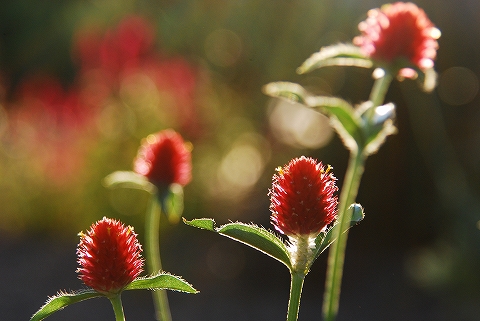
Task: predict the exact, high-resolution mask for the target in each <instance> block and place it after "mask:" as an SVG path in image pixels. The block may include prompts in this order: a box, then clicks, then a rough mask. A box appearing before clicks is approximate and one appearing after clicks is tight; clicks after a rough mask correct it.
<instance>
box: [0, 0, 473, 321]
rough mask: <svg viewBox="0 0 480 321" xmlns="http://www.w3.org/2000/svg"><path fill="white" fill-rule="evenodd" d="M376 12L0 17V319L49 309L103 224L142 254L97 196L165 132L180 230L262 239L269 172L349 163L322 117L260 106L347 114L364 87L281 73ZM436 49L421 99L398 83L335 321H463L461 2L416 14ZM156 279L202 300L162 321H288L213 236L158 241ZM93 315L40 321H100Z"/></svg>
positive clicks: (203, 6) (466, 54) (144, 298)
mask: <svg viewBox="0 0 480 321" xmlns="http://www.w3.org/2000/svg"><path fill="white" fill-rule="evenodd" d="M381 4H383V2H380V1H373V0H365V1H353V0H336V1H333V0H305V1H254V0H244V1H217V0H205V1H181V0H167V1H150V0H122V1H118V0H117V1H113V0H90V1H87V0H73V1H72V0H69V1H41V2H39V1H33V0H18V1H10V2H7V3H4V4H2V10H0V311H1V314H2V320H28V319H29V318H30V316H31V315H32V314H33V313H34V312H35V311H37V310H38V309H39V308H40V306H42V305H43V303H44V302H45V300H46V299H47V297H48V296H51V295H54V294H55V293H56V292H57V291H58V290H75V289H79V288H82V287H83V285H82V284H81V282H80V280H78V279H77V275H76V273H75V269H76V267H77V264H76V255H75V250H76V245H77V244H78V241H79V239H78V236H77V233H78V232H79V231H82V230H83V231H85V230H87V229H88V228H89V226H90V225H91V224H92V223H93V222H95V221H96V220H99V219H101V218H102V217H103V216H108V217H114V218H117V219H120V220H121V221H123V222H124V223H126V224H130V225H132V226H134V227H135V231H136V232H137V233H138V234H139V239H140V241H141V242H143V240H142V237H143V230H144V212H145V205H146V201H147V195H145V194H143V193H141V192H138V191H131V190H114V191H112V190H107V189H106V188H105V187H104V186H103V185H102V179H103V178H104V177H105V176H106V175H108V174H109V173H111V172H113V171H117V170H131V169H132V162H133V158H134V157H135V155H136V152H137V148H138V146H139V144H140V141H141V139H142V138H143V137H145V136H147V135H148V134H150V133H153V132H156V131H159V130H161V129H166V128H173V129H175V130H177V131H178V132H180V133H181V134H182V135H183V137H184V138H185V139H186V140H188V141H190V142H191V143H192V144H193V152H192V153H193V154H192V155H193V166H194V167H193V168H194V169H193V181H192V182H191V183H190V184H189V185H188V186H186V188H185V211H184V216H185V217H186V218H187V219H193V218H200V217H213V218H214V219H215V220H216V222H217V223H218V224H223V223H227V222H229V221H236V220H239V221H243V222H255V223H257V224H259V225H262V226H264V227H267V228H271V225H270V223H269V215H270V213H269V209H268V207H269V199H268V197H267V192H268V188H269V187H270V186H271V177H272V175H273V173H274V169H275V168H276V167H277V166H281V165H284V164H285V163H287V162H288V161H289V160H290V159H291V158H293V157H297V156H300V155H306V156H312V157H314V158H317V159H319V160H321V161H323V162H324V163H327V164H331V165H332V166H333V168H334V173H335V175H336V176H337V177H338V179H339V186H341V183H342V182H343V175H344V172H345V169H346V163H347V159H348V153H347V152H346V150H345V148H344V147H343V145H342V143H341V141H340V140H339V139H338V137H337V135H336V134H335V133H334V132H332V130H331V129H330V127H329V126H328V121H327V120H326V118H325V117H323V116H322V115H320V114H318V113H316V112H314V111H312V110H308V109H306V108H303V107H302V106H295V105H293V104H289V103H285V102H282V101H278V100H272V99H270V98H268V97H267V96H265V95H264V94H263V93H262V89H261V88H262V86H263V85H265V84H266V83H268V82H271V81H280V80H284V81H293V82H297V83H300V84H302V85H303V86H305V87H307V88H309V89H310V90H312V91H314V92H315V93H318V94H324V95H335V96H341V97H343V98H345V99H347V100H348V101H350V102H352V103H359V102H361V101H364V100H366V99H367V98H368V95H369V92H370V89H371V85H372V79H371V70H359V69H353V68H351V69H349V68H338V67H332V68H325V69H321V70H317V71H315V72H312V73H310V74H307V75H302V76H299V75H297V74H296V73H295V69H296V68H297V67H298V66H300V64H301V63H302V62H303V61H304V60H305V59H306V58H308V57H309V56H310V55H311V54H312V53H314V52H315V51H317V50H319V49H320V47H322V46H326V45H330V44H334V43H338V42H350V41H351V39H353V37H354V36H356V35H357V34H358V31H357V24H358V23H359V22H360V21H361V20H363V19H364V18H365V16H366V13H367V11H368V10H369V9H372V8H376V7H379V6H380V5H381ZM416 4H417V5H418V6H420V7H421V8H423V9H425V11H426V12H427V14H428V16H429V17H430V19H431V20H432V21H433V22H434V23H435V24H436V26H437V27H438V28H439V29H440V30H441V31H442V37H441V38H440V41H439V43H440V50H439V52H438V59H437V62H436V70H437V71H438V73H439V84H438V87H437V89H436V90H435V91H434V92H433V93H432V94H425V93H423V92H421V90H420V89H419V87H418V85H417V84H416V83H415V82H414V81H405V82H403V83H399V82H394V83H393V84H392V86H391V88H390V90H389V92H388V95H387V98H386V100H387V101H392V102H394V103H395V104H396V106H397V127H398V129H399V132H398V134H396V135H394V136H391V137H389V138H388V139H387V141H386V143H385V145H384V146H383V147H382V148H381V149H380V151H379V152H378V153H377V154H375V155H373V156H371V157H370V158H369V159H368V161H367V164H366V171H365V174H364V177H363V180H362V183H361V186H360V192H359V195H358V199H357V200H358V202H359V203H361V204H362V205H363V206H364V208H365V211H366V215H367V216H366V218H365V220H364V221H363V222H362V223H361V224H360V225H359V226H357V227H355V228H353V229H352V231H351V233H350V237H349V242H348V248H347V256H346V265H345V274H344V282H343V288H342V289H343V292H342V297H341V304H340V314H339V317H338V320H478V316H479V315H480V307H479V305H478V302H479V300H480V290H479V289H480V274H479V271H480V230H479V228H480V201H479V193H480V129H479V125H478V124H479V123H480V108H479V102H480V99H479V96H478V89H479V79H478V75H479V73H480V42H479V41H478V39H479V37H480V27H479V25H478V13H479V12H480V2H478V1H476V0H461V1H453V0H444V1H426V0H422V1H417V2H416ZM160 238H161V249H162V260H163V267H164V269H165V270H166V271H169V272H171V273H174V274H176V275H181V276H183V277H184V278H185V279H186V280H188V281H189V282H191V283H192V284H193V285H194V286H195V287H196V288H197V289H199V290H200V291H201V293H200V294H197V295H187V294H182V293H172V292H170V293H169V298H170V301H171V309H172V316H173V319H174V320H180V321H182V320H233V321H236V320H282V319H285V315H286V309H287V302H288V289H289V282H290V280H289V274H288V271H287V269H285V268H284V267H283V266H282V265H281V264H279V263H278V262H277V261H275V260H272V259H271V258H269V257H266V256H265V255H262V254H260V253H259V252H257V251H254V250H252V249H250V248H247V247H245V246H243V245H241V244H237V243H236V242H233V241H231V240H229V239H226V238H223V237H220V236H219V235H215V234H213V233H209V232H206V231H201V230H197V229H194V228H191V227H187V226H185V225H184V224H182V223H180V224H177V225H174V224H170V223H169V222H168V221H167V220H165V219H164V220H163V221H162V226H161V236H160ZM326 256H327V255H326V254H324V255H322V257H320V258H319V259H318V261H317V262H316V263H315V264H314V265H313V268H312V271H311V272H310V274H309V275H308V276H307V278H306V284H305V289H304V294H303V298H302V305H301V309H300V317H299V319H300V320H319V319H320V313H321V304H322V295H323V288H324V279H325V270H326V267H325V266H326ZM123 298H124V299H123V301H124V304H125V313H126V317H127V320H153V319H154V316H153V304H152V302H151V297H150V293H148V292H146V291H145V292H131V291H130V292H126V293H125V294H124V295H123ZM113 318H114V317H113V313H112V311H111V307H110V304H109V302H108V300H106V299H96V300H89V301H85V302H82V303H79V304H75V305H73V306H70V307H68V308H66V309H65V310H63V311H61V312H58V313H56V314H54V315H53V316H51V317H49V320H113Z"/></svg>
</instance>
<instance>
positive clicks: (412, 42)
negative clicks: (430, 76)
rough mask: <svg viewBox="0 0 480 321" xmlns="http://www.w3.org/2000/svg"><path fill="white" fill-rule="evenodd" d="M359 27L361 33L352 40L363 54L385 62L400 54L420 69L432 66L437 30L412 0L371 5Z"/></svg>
mask: <svg viewBox="0 0 480 321" xmlns="http://www.w3.org/2000/svg"><path fill="white" fill-rule="evenodd" d="M358 29H359V30H360V31H361V33H362V35H361V36H358V37H355V39H354V40H353V42H354V43H355V44H356V45H358V46H360V47H361V48H362V51H363V52H364V54H365V55H367V56H369V57H371V58H373V59H377V60H379V61H382V62H386V63H388V64H391V63H394V62H395V60H397V59H402V58H403V59H406V60H407V61H409V62H411V63H412V64H413V65H415V66H417V67H418V68H420V69H421V70H425V69H428V68H432V67H433V61H434V60H435V57H436V55H437V49H438V42H437V39H438V38H439V37H440V31H439V30H438V29H437V28H435V26H434V24H433V23H432V22H431V21H430V20H429V19H428V17H427V15H426V14H425V12H424V11H423V10H422V9H420V8H418V7H417V6H416V5H415V4H413V3H404V2H396V3H394V4H386V5H383V6H382V7H381V8H380V9H372V10H370V11H369V12H368V17H367V19H366V20H365V21H363V22H361V23H360V24H359V25H358ZM401 67H406V66H401Z"/></svg>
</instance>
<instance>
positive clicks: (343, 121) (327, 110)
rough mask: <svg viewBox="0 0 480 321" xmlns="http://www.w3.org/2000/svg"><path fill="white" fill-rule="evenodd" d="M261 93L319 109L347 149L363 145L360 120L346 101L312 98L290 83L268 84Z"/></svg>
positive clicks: (320, 97)
mask: <svg viewBox="0 0 480 321" xmlns="http://www.w3.org/2000/svg"><path fill="white" fill-rule="evenodd" d="M263 91H264V93H265V94H267V95H269V96H271V97H277V98H283V99H287V100H290V101H293V102H298V103H301V104H304V105H306V106H308V107H312V108H319V110H320V111H321V112H323V113H324V114H326V115H327V116H329V117H330V120H331V124H332V126H333V127H334V129H335V130H336V131H337V133H338V134H339V136H340V138H341V139H342V140H343V142H344V144H345V146H346V147H347V148H348V149H350V150H354V149H357V148H358V146H359V145H363V142H364V140H363V136H362V131H361V128H360V122H361V119H360V117H359V116H358V115H357V113H356V112H355V109H354V108H353V106H352V105H350V104H349V103H348V102H347V101H345V100H343V99H341V98H337V97H327V96H313V95H311V94H310V93H309V92H308V91H307V90H306V89H305V88H303V87H302V86H300V85H299V84H296V83H291V82H273V83H269V84H267V85H265V86H264V87H263Z"/></svg>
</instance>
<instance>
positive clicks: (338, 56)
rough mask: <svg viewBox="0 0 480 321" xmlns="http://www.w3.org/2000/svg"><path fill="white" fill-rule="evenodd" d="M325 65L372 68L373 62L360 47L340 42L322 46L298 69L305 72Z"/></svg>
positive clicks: (300, 72) (299, 71) (298, 71)
mask: <svg viewBox="0 0 480 321" xmlns="http://www.w3.org/2000/svg"><path fill="white" fill-rule="evenodd" d="M325 66H355V67H361V68H371V67H372V66H373V63H372V61H371V60H370V59H368V58H367V57H366V56H365V55H364V54H363V53H362V52H361V50H360V48H359V47H357V46H354V45H352V44H343V43H340V44H336V45H331V46H326V47H323V48H321V49H320V51H319V52H316V53H314V54H313V55H311V56H310V57H309V58H308V59H307V60H305V62H304V63H303V64H302V65H301V66H300V67H299V68H298V69H297V73H299V74H304V73H307V72H310V71H312V70H314V69H317V68H321V67H325Z"/></svg>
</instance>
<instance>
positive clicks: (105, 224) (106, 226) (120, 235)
mask: <svg viewBox="0 0 480 321" xmlns="http://www.w3.org/2000/svg"><path fill="white" fill-rule="evenodd" d="M141 251H142V246H141V245H140V243H139V242H138V240H137V235H136V234H135V233H134V232H133V228H132V227H131V226H127V227H125V226H124V225H123V224H122V223H121V222H120V221H116V220H113V219H109V218H106V217H104V218H103V219H102V220H100V221H98V222H96V223H95V224H93V225H92V226H91V227H90V230H89V231H88V232H87V234H84V233H80V243H79V244H78V248H77V255H78V264H80V267H79V268H78V269H77V272H78V274H79V278H80V279H81V280H82V281H83V283H85V284H86V285H87V286H89V287H91V288H92V289H94V290H95V291H97V292H100V293H103V294H105V295H109V294H116V293H119V292H120V291H122V289H123V288H124V287H125V286H127V285H128V284H130V283H131V282H132V281H133V280H135V278H136V277H137V276H138V275H139V274H140V273H141V272H142V271H143V259H142V258H141V256H140V253H141Z"/></svg>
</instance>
